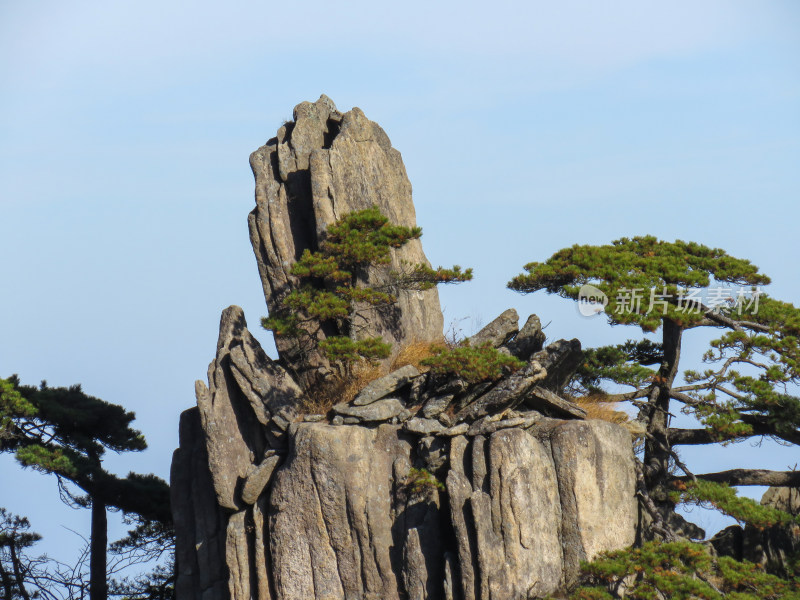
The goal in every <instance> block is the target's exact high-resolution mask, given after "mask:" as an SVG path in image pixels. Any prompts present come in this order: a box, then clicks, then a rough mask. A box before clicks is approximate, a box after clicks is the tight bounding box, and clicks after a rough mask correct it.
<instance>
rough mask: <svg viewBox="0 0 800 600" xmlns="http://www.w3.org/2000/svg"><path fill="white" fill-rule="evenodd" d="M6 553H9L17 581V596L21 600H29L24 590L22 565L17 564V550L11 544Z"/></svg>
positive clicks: (26, 591)
mask: <svg viewBox="0 0 800 600" xmlns="http://www.w3.org/2000/svg"><path fill="white" fill-rule="evenodd" d="M8 551H9V552H10V553H11V564H12V565H13V567H14V577H16V579H17V587H18V588H19V595H20V596H21V597H22V600H31V597H30V595H29V594H28V590H26V589H25V578H24V577H23V575H22V564H21V563H20V562H19V555H18V554H17V549H16V548H15V547H14V544H13V542H12V543H11V544H10V545H9V546H8Z"/></svg>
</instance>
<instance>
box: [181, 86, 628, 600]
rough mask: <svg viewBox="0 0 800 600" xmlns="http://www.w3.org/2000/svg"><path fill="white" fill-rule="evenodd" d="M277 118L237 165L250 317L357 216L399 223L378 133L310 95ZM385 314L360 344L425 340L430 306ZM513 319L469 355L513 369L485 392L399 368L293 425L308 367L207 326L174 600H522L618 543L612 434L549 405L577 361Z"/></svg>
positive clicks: (393, 182) (311, 365) (302, 359)
mask: <svg viewBox="0 0 800 600" xmlns="http://www.w3.org/2000/svg"><path fill="white" fill-rule="evenodd" d="M294 116H295V120H294V122H292V123H287V124H286V125H284V126H283V127H282V128H281V130H280V131H279V134H278V137H277V138H275V139H273V140H271V141H270V142H268V143H267V145H266V146H264V147H263V148H261V149H259V150H258V151H257V152H255V153H254V154H253V156H252V157H251V164H252V165H253V171H254V173H255V177H256V202H257V206H256V209H255V210H254V211H253V212H252V213H251V215H250V220H249V222H250V234H251V240H252V241H253V247H254V251H255V254H256V258H257V262H258V267H259V272H260V274H261V277H262V281H263V283H264V293H265V297H266V299H267V304H268V306H275V304H274V303H275V302H280V297H281V295H282V294H284V293H286V291H287V290H288V289H291V287H292V286H293V285H295V284H296V282H294V281H293V278H292V276H291V275H290V274H289V268H290V266H291V264H292V262H293V261H294V260H296V259H297V258H298V256H299V255H300V253H301V252H302V250H303V249H305V248H314V247H315V246H316V244H318V243H319V241H320V236H321V235H322V232H324V231H325V229H326V227H327V225H328V224H330V223H331V222H333V221H334V220H335V219H336V218H337V217H340V216H341V215H343V214H344V213H346V212H349V211H351V210H356V209H360V208H365V207H367V206H369V205H371V204H377V205H378V206H379V207H380V208H381V210H382V211H383V212H384V213H385V214H387V215H388V216H389V217H390V218H391V219H392V220H393V221H395V222H397V223H402V224H406V225H413V224H414V211H413V205H412V204H411V188H410V185H409V183H408V180H407V178H406V176H405V170H404V168H403V164H402V161H401V159H400V155H399V153H398V152H397V151H396V150H394V149H392V147H391V145H390V143H389V140H388V138H387V137H386V135H385V133H383V131H382V130H381V129H380V128H379V127H378V126H377V125H375V124H374V123H372V122H370V121H369V120H367V119H366V117H364V115H363V113H362V112H361V111H360V110H358V109H353V110H352V111H350V112H348V113H345V114H340V113H339V112H338V111H336V109H335V107H334V106H333V103H332V102H331V101H330V100H328V99H327V98H325V97H324V96H323V97H322V98H320V100H319V101H317V102H316V103H313V104H311V103H303V104H300V105H299V106H298V107H296V108H295V112H294ZM402 250H403V251H406V250H407V254H403V253H401V252H398V253H397V255H396V256H395V257H394V260H395V267H396V268H402V261H403V260H413V261H416V262H421V261H424V254H423V253H422V248H421V246H420V245H419V244H418V243H417V244H415V245H413V246H410V247H409V248H408V249H406V247H404V248H403V249H402ZM368 276H369V277H380V276H381V274H380V273H370V274H369V275H368ZM395 308H396V310H395V311H394V312H393V313H391V314H375V315H373V316H374V322H372V321H371V322H370V328H371V331H370V335H376V334H377V335H383V336H384V339H386V340H387V341H391V342H393V343H394V344H395V346H396V347H399V346H401V345H403V344H408V343H409V342H412V341H431V340H438V339H440V338H441V335H442V315H441V312H440V310H439V305H438V297H437V296H436V293H435V290H430V291H426V292H423V293H409V294H406V295H405V296H403V297H401V298H400V301H399V302H398V304H397V306H396V307H395ZM518 321H519V320H518V317H517V314H516V312H515V311H513V310H510V311H506V312H505V313H503V315H501V316H500V317H498V319H496V320H495V321H493V322H492V323H490V324H489V325H488V326H487V327H486V328H484V329H483V330H482V331H481V332H479V333H478V334H476V336H475V337H474V338H473V340H472V341H473V343H485V344H489V345H492V346H494V347H495V348H498V349H500V351H501V352H507V353H509V354H513V355H515V356H517V357H518V358H520V359H521V360H523V361H524V362H525V363H526V366H525V367H523V368H521V369H519V370H517V371H516V372H514V373H511V374H509V375H507V376H505V377H502V378H500V379H499V380H496V381H483V382H478V383H469V382H467V381H464V380H462V379H459V378H458V377H456V376H453V375H446V374H445V375H435V376H434V375H433V374H432V373H430V372H421V370H420V369H418V368H417V367H415V366H412V365H406V366H404V367H402V368H399V369H396V370H393V371H391V372H388V373H387V374H386V375H384V376H383V377H380V378H378V379H376V380H375V381H372V382H371V383H369V384H368V385H367V386H366V387H364V388H363V389H362V390H361V391H360V392H359V393H358V394H356V395H355V397H354V398H353V399H352V400H350V401H344V399H343V401H341V402H339V403H338V404H335V405H334V406H333V407H332V408H331V409H330V410H329V411H328V412H325V414H303V413H304V412H305V413H307V412H308V411H307V410H303V407H304V406H307V405H306V404H304V399H305V397H306V394H307V391H308V390H309V389H311V388H312V387H313V385H314V382H315V381H316V378H317V377H318V376H319V375H320V373H324V371H325V369H327V368H328V367H329V366H328V365H326V364H325V361H324V359H323V358H322V357H321V355H319V354H314V352H313V348H311V349H310V351H309V349H308V348H301V347H299V346H298V345H296V344H294V345H293V342H291V341H287V340H282V341H280V343H279V345H278V350H279V354H280V360H279V361H273V360H271V359H270V358H269V357H267V355H266V354H265V353H264V351H263V349H262V348H261V346H260V345H259V343H258V341H257V340H256V339H255V338H254V337H253V336H252V335H251V334H250V332H249V331H248V329H247V324H246V322H245V318H244V314H243V312H242V310H241V309H240V308H238V307H230V308H228V309H226V310H225V311H224V312H223V315H222V319H221V323H220V336H219V343H218V344H217V353H216V357H215V359H214V361H213V362H212V363H211V365H210V367H209V372H208V384H205V383H203V382H198V383H197V384H196V395H197V408H193V409H190V410H188V411H186V412H185V413H184V414H183V415H182V419H181V432H180V433H181V435H180V447H179V448H178V449H177V450H176V451H175V455H174V458H173V467H172V494H173V511H174V517H175V525H176V533H177V558H178V580H177V594H178V598H179V600H250V599H254V600H273V599H274V600H309V599H312V598H315V599H325V600H333V599H337V600H338V599H341V600H356V599H358V600H361V599H365V600H367V599H371V600H379V599H380V600H383V599H387V600H391V599H397V600H400V599H408V600H434V599H442V600H521V599H527V598H540V597H543V596H545V595H546V594H548V593H552V592H555V591H557V590H560V589H564V588H566V587H568V586H569V585H570V584H572V583H573V582H574V581H575V579H576V576H577V574H578V566H579V562H580V561H581V560H584V559H591V558H592V557H593V556H595V555H596V554H597V553H598V552H600V551H602V550H608V549H618V548H622V547H625V546H627V545H630V544H631V543H633V541H634V537H635V524H636V521H637V505H636V501H635V496H634V494H635V489H634V488H635V473H634V462H633V452H632V445H631V437H630V434H629V433H628V431H627V430H626V429H624V428H622V427H620V426H618V425H614V424H611V423H607V422H604V421H592V420H586V419H585V416H586V414H585V412H584V411H583V410H582V409H581V408H580V407H578V406H577V405H575V404H573V403H572V402H570V401H568V400H567V399H565V398H563V397H562V396H561V395H560V392H561V390H562V388H563V385H564V382H565V381H566V380H567V379H568V378H569V376H570V375H571V374H572V372H573V371H574V370H575V368H576V367H577V365H578V364H579V363H580V360H581V356H582V354H581V349H580V344H579V343H578V341H577V340H572V341H566V340H559V341H556V342H554V343H552V344H549V345H547V346H546V347H545V346H544V335H543V333H542V330H541V326H540V323H539V320H538V318H537V317H535V316H531V317H530V318H529V319H528V320H527V322H526V323H525V325H524V326H523V327H522V329H520V328H519V322H518ZM329 334H330V333H329ZM318 335H319V336H324V335H325V332H318ZM386 370H387V371H390V369H386Z"/></svg>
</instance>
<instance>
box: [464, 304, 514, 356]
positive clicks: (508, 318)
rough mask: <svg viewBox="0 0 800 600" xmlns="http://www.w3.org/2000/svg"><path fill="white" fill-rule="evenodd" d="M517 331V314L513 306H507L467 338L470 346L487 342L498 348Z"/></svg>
mask: <svg viewBox="0 0 800 600" xmlns="http://www.w3.org/2000/svg"><path fill="white" fill-rule="evenodd" d="M518 331H519V315H517V311H516V310H514V309H513V308H509V309H508V310H507V311H505V312H504V313H503V314H501V315H500V316H499V317H497V318H496V319H495V320H494V321H492V322H491V323H489V324H488V325H487V326H486V327H484V328H483V329H481V330H480V331H479V332H478V333H476V334H475V335H473V336H472V337H471V338H469V345H470V346H482V345H483V344H488V345H490V346H491V347H492V348H499V347H500V346H502V345H503V344H505V343H506V342H507V341H508V340H510V339H511V338H512V337H513V336H514V335H515V334H516V333H517V332H518Z"/></svg>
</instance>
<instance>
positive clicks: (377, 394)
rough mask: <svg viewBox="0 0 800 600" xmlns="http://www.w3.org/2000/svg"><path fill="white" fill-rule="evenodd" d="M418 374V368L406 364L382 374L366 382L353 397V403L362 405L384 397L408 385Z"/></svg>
mask: <svg viewBox="0 0 800 600" xmlns="http://www.w3.org/2000/svg"><path fill="white" fill-rule="evenodd" d="M418 375H419V370H418V369H417V368H416V367H415V366H414V365H406V366H405V367H401V368H399V369H397V370H396V371H392V372H391V373H389V374H388V375H384V376H383V377H380V378H378V379H376V380H374V381H371V382H370V383H368V384H367V385H366V387H365V388H364V389H363V390H361V391H360V392H359V393H358V395H357V396H356V397H355V399H354V400H353V404H354V405H356V406H364V405H366V404H371V403H373V402H375V401H376V400H380V399H381V398H385V397H386V396H388V395H389V394H393V393H394V392H396V391H397V390H399V389H400V388H403V387H405V386H407V385H409V384H410V383H411V381H412V380H413V379H414V378H415V377H417V376H418Z"/></svg>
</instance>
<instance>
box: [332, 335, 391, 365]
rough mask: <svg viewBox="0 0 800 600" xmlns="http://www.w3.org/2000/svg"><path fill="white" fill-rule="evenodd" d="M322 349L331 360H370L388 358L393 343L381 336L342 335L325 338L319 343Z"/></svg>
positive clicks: (346, 361) (347, 361) (349, 361)
mask: <svg viewBox="0 0 800 600" xmlns="http://www.w3.org/2000/svg"><path fill="white" fill-rule="evenodd" d="M319 347H320V350H322V351H323V352H324V353H325V355H326V356H327V357H328V358H329V359H331V360H338V361H342V362H343V363H353V362H356V361H358V360H360V359H364V360H368V361H370V362H373V361H376V360H380V359H382V358H388V357H389V355H390V354H391V353H392V346H391V344H387V343H386V342H384V341H383V340H382V339H381V338H367V339H364V340H352V339H350V338H349V337H344V336H341V335H337V336H331V337H329V338H325V339H324V340H322V341H321V342H320V344H319Z"/></svg>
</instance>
